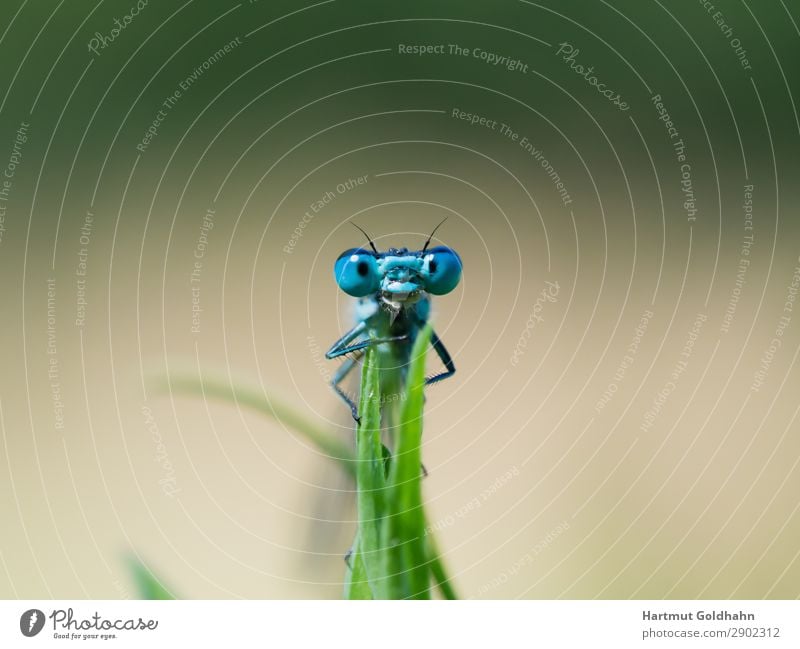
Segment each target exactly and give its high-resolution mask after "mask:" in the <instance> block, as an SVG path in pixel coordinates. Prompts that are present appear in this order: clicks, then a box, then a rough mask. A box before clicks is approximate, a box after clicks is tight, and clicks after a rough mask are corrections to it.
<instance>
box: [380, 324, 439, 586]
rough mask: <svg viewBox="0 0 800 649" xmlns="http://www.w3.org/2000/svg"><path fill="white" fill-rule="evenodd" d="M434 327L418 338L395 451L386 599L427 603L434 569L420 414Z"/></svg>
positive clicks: (387, 531)
mask: <svg viewBox="0 0 800 649" xmlns="http://www.w3.org/2000/svg"><path fill="white" fill-rule="evenodd" d="M430 336H431V328H430V326H426V327H425V328H424V329H423V330H422V331H421V332H420V333H419V335H418V336H417V339H416V341H415V342H414V348H413V350H412V352H411V363H410V366H409V370H408V375H407V377H406V387H405V394H404V399H403V403H402V406H401V408H400V426H399V429H398V431H397V442H396V444H397V446H396V448H395V453H394V456H393V458H392V465H391V467H390V470H389V480H388V492H387V498H386V501H387V515H388V518H387V520H386V525H384V529H385V542H384V545H385V549H386V550H385V560H386V565H387V568H386V571H387V575H388V584H389V588H388V597H390V598H391V599H409V598H413V599H427V598H429V597H430V582H431V569H430V563H429V561H428V559H429V551H428V547H427V542H426V539H425V513H424V511H423V509H422V451H421V448H420V447H421V442H422V413H423V409H424V406H425V395H424V391H425V390H424V388H425V352H426V350H427V348H428V344H429V342H430Z"/></svg>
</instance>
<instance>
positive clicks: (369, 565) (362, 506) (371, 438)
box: [356, 347, 386, 597]
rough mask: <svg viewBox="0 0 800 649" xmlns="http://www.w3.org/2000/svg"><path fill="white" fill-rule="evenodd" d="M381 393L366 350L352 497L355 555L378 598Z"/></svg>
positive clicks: (374, 360) (373, 356) (374, 356)
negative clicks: (354, 503)
mask: <svg viewBox="0 0 800 649" xmlns="http://www.w3.org/2000/svg"><path fill="white" fill-rule="evenodd" d="M380 397H381V390H380V369H379V367H378V352H377V350H376V349H375V348H374V347H370V348H369V349H368V351H367V353H366V354H365V356H364V366H363V368H362V371H361V395H360V403H359V410H358V412H359V416H360V417H361V422H360V423H359V425H358V430H357V432H356V460H357V468H356V483H357V485H358V493H357V495H356V500H357V510H358V538H359V556H361V557H362V559H363V562H364V568H365V570H366V573H367V578H368V581H369V584H370V587H371V589H372V594H373V596H375V597H377V596H379V593H380V590H381V587H382V580H381V576H382V575H381V572H382V569H383V565H382V561H381V538H380V528H381V523H382V517H383V511H384V507H383V498H384V490H385V488H386V477H385V472H384V451H383V444H381V399H380Z"/></svg>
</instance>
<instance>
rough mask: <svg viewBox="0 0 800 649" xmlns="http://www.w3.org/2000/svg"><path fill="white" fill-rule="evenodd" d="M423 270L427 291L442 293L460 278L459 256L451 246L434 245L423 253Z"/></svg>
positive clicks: (454, 285) (451, 288)
mask: <svg viewBox="0 0 800 649" xmlns="http://www.w3.org/2000/svg"><path fill="white" fill-rule="evenodd" d="M423 272H424V274H425V288H426V290H427V291H428V293H432V294H433V295H444V294H445V293H449V292H450V291H452V290H453V289H454V288H455V287H456V286H458V282H459V281H460V280H461V257H459V256H458V253H457V252H456V251H455V250H452V249H451V248H447V247H445V246H436V247H435V248H431V249H430V250H428V251H427V252H426V253H425V257H424V266H423Z"/></svg>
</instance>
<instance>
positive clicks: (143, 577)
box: [128, 557, 175, 599]
mask: <svg viewBox="0 0 800 649" xmlns="http://www.w3.org/2000/svg"><path fill="white" fill-rule="evenodd" d="M128 564H129V565H130V567H131V572H132V573H133V579H134V581H135V582H136V587H137V590H138V591H139V597H140V598H141V599H175V596H174V595H173V594H172V593H171V592H170V591H169V590H167V588H166V587H165V586H164V584H163V583H162V582H161V581H160V580H159V579H157V578H156V576H155V575H153V573H152V572H150V570H149V569H148V568H147V566H145V565H144V564H143V563H142V562H141V561H139V560H138V559H137V558H135V557H130V558H129V559H128Z"/></svg>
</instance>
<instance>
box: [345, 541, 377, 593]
mask: <svg viewBox="0 0 800 649" xmlns="http://www.w3.org/2000/svg"><path fill="white" fill-rule="evenodd" d="M350 566H351V568H349V569H348V570H347V574H346V575H345V582H344V598H345V599H373V597H372V589H371V588H370V586H369V580H368V579H367V569H366V567H365V566H364V558H363V555H362V554H361V542H360V539H359V536H358V534H356V538H355V540H354V541H353V553H352V554H351V555H350Z"/></svg>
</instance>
